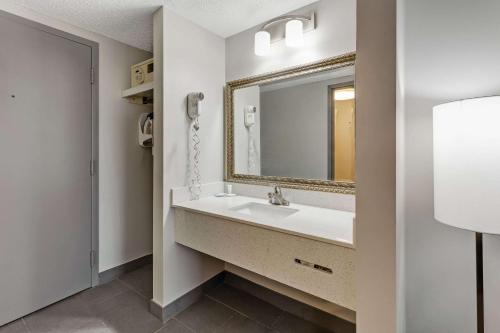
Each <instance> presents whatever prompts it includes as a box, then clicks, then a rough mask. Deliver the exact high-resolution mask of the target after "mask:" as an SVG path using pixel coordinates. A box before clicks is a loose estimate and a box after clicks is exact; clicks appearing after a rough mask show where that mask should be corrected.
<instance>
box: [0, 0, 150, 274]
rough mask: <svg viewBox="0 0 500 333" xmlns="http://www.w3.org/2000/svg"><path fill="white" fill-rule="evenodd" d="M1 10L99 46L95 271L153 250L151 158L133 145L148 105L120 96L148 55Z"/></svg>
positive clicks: (9, 6) (27, 13) (22, 12)
mask: <svg viewBox="0 0 500 333" xmlns="http://www.w3.org/2000/svg"><path fill="white" fill-rule="evenodd" d="M0 10H5V11H7V12H10V13H12V14H15V15H18V16H22V17H24V18H27V19H29V20H32V21H35V22H39V23H41V24H45V25H47V26H50V27H52V28H55V29H59V30H62V31H65V32H67V33H71V34H74V35H76V36H80V37H83V38H86V39H89V40H92V41H94V42H97V43H99V171H98V172H99V271H100V272H101V271H104V270H107V269H109V268H112V267H115V266H118V265H121V264H123V263H126V262H128V261H130V260H133V259H136V258H138V257H141V256H144V255H146V254H150V253H151V251H152V224H151V221H152V157H151V152H150V151H149V150H144V149H142V148H140V147H139V146H138V145H137V143H136V134H135V133H136V125H137V117H138V116H139V114H140V113H141V112H147V111H149V110H150V107H147V106H137V105H133V104H130V103H128V102H126V101H125V100H124V99H122V98H121V90H122V89H125V88H128V87H129V86H130V69H129V68H130V65H132V64H134V63H137V62H140V61H142V60H145V59H148V58H150V57H151V54H150V53H148V52H146V51H142V50H139V49H136V48H134V47H130V46H128V45H125V44H122V43H120V42H117V41H114V40H112V39H109V38H107V37H104V36H101V35H98V34H95V33H92V32H89V31H86V30H83V29H80V28H78V27H75V26H72V25H70V24H67V23H63V22H60V21H58V20H55V19H52V18H49V17H46V16H44V15H41V14H38V13H36V12H33V11H31V10H29V9H26V8H25V7H22V6H19V5H17V4H15V3H13V2H8V1H2V2H1V3H0Z"/></svg>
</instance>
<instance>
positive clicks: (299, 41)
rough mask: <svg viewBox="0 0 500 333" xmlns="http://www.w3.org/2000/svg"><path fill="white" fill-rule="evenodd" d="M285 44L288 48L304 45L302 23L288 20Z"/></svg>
mask: <svg viewBox="0 0 500 333" xmlns="http://www.w3.org/2000/svg"><path fill="white" fill-rule="evenodd" d="M285 44H286V46H288V47H301V46H303V45H304V23H302V21H301V20H290V21H288V22H287V23H286V26H285Z"/></svg>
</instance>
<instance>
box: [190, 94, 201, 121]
mask: <svg viewBox="0 0 500 333" xmlns="http://www.w3.org/2000/svg"><path fill="white" fill-rule="evenodd" d="M204 98H205V96H204V95H203V93H202V92H195V93H190V94H188V96H187V114H188V117H189V118H190V119H192V120H195V119H196V118H198V117H199V116H200V113H201V103H200V102H201V101H202V100H203V99H204Z"/></svg>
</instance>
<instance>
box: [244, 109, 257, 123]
mask: <svg viewBox="0 0 500 333" xmlns="http://www.w3.org/2000/svg"><path fill="white" fill-rule="evenodd" d="M243 112H244V115H245V117H244V120H245V127H250V126H253V125H254V124H255V113H256V112H257V108H256V107H255V106H253V105H245V107H244V108H243Z"/></svg>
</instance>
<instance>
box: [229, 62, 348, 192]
mask: <svg viewBox="0 0 500 333" xmlns="http://www.w3.org/2000/svg"><path fill="white" fill-rule="evenodd" d="M354 64H355V54H353V53H350V54H346V55H342V56H339V57H334V58H329V59H325V60H323V61H319V62H315V63H311V64H307V65H303V66H298V67H293V68H289V69H286V70H283V71H279V72H272V73H268V74H264V75H259V76H254V77H249V78H245V79H241V80H236V81H231V82H228V83H227V84H226V90H225V107H224V113H225V144H226V149H225V150H226V151H225V153H226V160H225V162H226V163H225V180H226V181H229V182H238V183H249V184H267V185H270V184H279V185H281V186H283V187H289V188H297V189H305V190H315V191H328V192H338V193H345V194H354V191H355V180H356V175H355V104H354V102H355V87H354V74H355V67H354Z"/></svg>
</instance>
